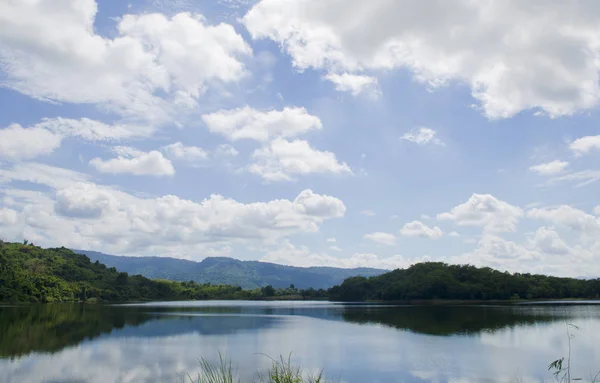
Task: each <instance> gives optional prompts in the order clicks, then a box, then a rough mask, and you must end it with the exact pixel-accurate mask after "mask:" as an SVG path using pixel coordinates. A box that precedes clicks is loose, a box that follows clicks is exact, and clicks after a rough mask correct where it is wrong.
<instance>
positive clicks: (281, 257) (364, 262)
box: [260, 240, 414, 270]
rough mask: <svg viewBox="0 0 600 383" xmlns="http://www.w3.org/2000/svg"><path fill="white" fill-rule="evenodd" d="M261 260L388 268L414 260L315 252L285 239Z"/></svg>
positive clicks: (298, 263)
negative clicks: (340, 255) (343, 255)
mask: <svg viewBox="0 0 600 383" xmlns="http://www.w3.org/2000/svg"><path fill="white" fill-rule="evenodd" d="M260 260H261V261H263V262H272V263H278V264H283V265H292V266H298V267H310V266H330V267H342V268H348V269H349V268H357V267H371V268H378V269H387V270H393V269H397V268H403V267H407V266H409V265H410V264H412V263H413V262H414V260H413V261H411V260H409V259H406V258H404V257H402V256H401V255H394V256H391V257H387V258H384V257H379V256H377V255H376V254H372V253H355V254H353V255H351V256H349V257H344V258H342V257H333V256H331V255H328V254H326V253H314V252H312V251H311V250H310V249H309V248H308V247H306V246H295V245H294V244H292V243H291V242H290V241H288V240H284V241H283V243H282V244H281V245H280V247H279V248H276V249H273V250H270V251H268V252H267V253H266V254H265V256H264V257H262V258H261V259H260Z"/></svg>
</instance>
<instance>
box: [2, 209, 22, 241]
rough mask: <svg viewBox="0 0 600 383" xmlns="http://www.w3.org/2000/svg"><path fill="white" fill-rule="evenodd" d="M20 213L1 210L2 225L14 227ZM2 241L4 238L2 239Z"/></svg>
mask: <svg viewBox="0 0 600 383" xmlns="http://www.w3.org/2000/svg"><path fill="white" fill-rule="evenodd" d="M17 216H18V213H17V212H16V211H15V210H12V209H9V208H5V207H3V208H0V225H14V224H15V223H17ZM0 239H2V238H0Z"/></svg>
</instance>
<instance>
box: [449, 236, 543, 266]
mask: <svg viewBox="0 0 600 383" xmlns="http://www.w3.org/2000/svg"><path fill="white" fill-rule="evenodd" d="M540 260H541V254H540V253H539V252H538V251H536V250H534V249H530V248H527V247H525V246H523V245H520V244H518V243H516V242H513V241H507V240H506V239H504V238H502V237H499V236H497V235H493V234H486V235H484V236H483V237H482V238H481V239H480V240H479V241H478V242H477V247H476V248H475V249H474V250H473V251H471V252H468V253H465V254H461V255H458V256H452V257H449V259H448V261H449V262H451V263H456V264H471V265H476V266H489V267H494V268H497V269H499V270H512V271H521V272H522V271H523V269H524V268H525V267H530V265H529V266H526V263H531V262H534V263H536V262H539V261H540Z"/></svg>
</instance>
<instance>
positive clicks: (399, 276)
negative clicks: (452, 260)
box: [329, 262, 600, 301]
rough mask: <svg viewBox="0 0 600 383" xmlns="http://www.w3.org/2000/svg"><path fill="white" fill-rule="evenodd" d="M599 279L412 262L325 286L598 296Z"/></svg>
mask: <svg viewBox="0 0 600 383" xmlns="http://www.w3.org/2000/svg"><path fill="white" fill-rule="evenodd" d="M599 294H600V279H591V280H582V279H574V278H558V277H549V276H545V275H533V274H519V273H516V274H510V273H508V272H500V271H497V270H493V269H491V268H489V267H485V268H477V267H474V266H469V265H461V266H459V265H447V264H445V263H440V262H426V263H419V264H415V265H413V266H411V267H409V268H408V269H398V270H394V271H391V272H389V273H385V274H382V275H379V276H376V277H370V278H364V277H352V278H348V279H346V280H345V281H344V282H343V283H342V284H341V285H340V286H335V287H333V288H331V289H330V290H329V298H330V299H331V300H342V301H363V300H393V301H409V300H420V299H459V300H492V299H494V300H496V299H497V300H504V299H561V298H592V299H594V298H598V297H599Z"/></svg>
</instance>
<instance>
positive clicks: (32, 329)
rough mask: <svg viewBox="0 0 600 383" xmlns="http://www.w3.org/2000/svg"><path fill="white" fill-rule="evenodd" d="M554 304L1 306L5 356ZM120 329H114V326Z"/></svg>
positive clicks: (479, 320) (467, 330) (517, 320)
mask: <svg viewBox="0 0 600 383" xmlns="http://www.w3.org/2000/svg"><path fill="white" fill-rule="evenodd" d="M565 313H566V312H565V311H563V312H561V313H558V315H557V312H555V311H553V310H552V309H549V308H544V309H540V308H524V307H514V306H513V307H510V306H507V307H473V306H471V307H465V306H458V307H449V306H403V307H381V306H379V307H378V306H369V305H361V306H342V305H331V306H321V307H318V306H315V307H264V306H263V307H260V306H229V307H226V306H222V307H153V306H151V305H147V306H106V305H86V304H53V305H29V306H17V307H0V334H1V336H0V357H15V356H20V355H26V354H28V353H31V352H57V351H60V350H62V349H63V348H65V347H68V346H73V345H76V344H78V343H80V342H82V341H85V340H88V339H93V338H97V337H101V336H102V337H105V336H106V337H160V336H172V335H182V334H190V333H197V334H201V335H223V334H231V333H235V332H239V331H252V330H258V329H266V328H271V327H273V326H276V325H277V324H278V323H280V321H281V320H282V318H283V317H285V316H290V315H295V316H303V317H310V318H316V319H324V320H334V321H345V322H350V323H359V324H368V323H377V324H382V325H386V326H390V327H393V328H397V329H403V330H408V331H413V332H416V333H422V334H430V335H453V334H475V333H479V332H485V331H494V330H499V329H502V328H506V327H514V326H521V325H533V324H535V323H547V322H551V321H554V320H560V319H561V318H563V317H564V315H565ZM115 330H117V331H115Z"/></svg>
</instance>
